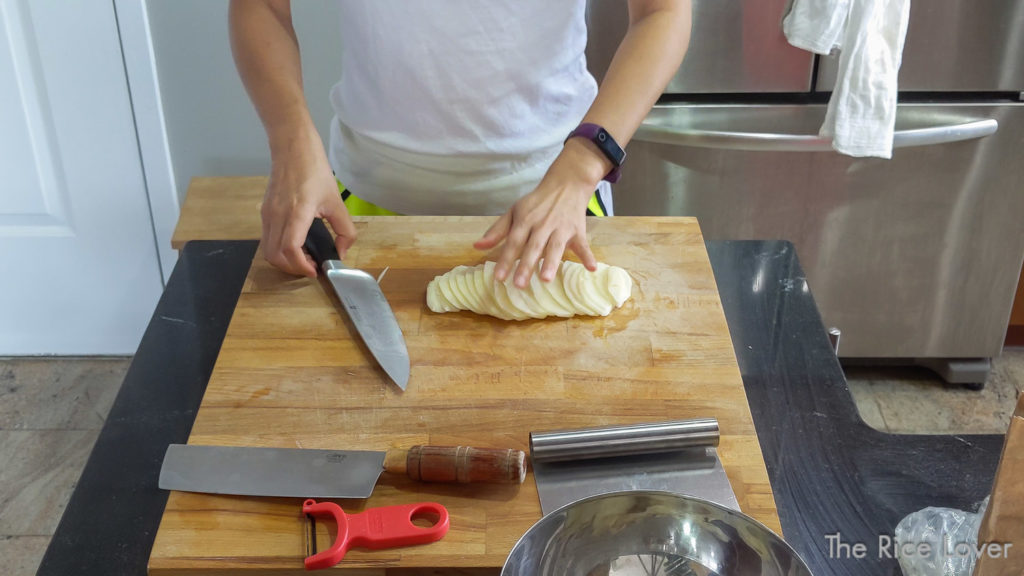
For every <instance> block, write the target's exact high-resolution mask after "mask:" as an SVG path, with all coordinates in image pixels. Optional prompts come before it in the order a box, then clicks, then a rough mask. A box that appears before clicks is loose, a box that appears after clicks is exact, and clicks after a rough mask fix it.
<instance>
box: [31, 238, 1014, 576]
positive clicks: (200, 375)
mask: <svg viewBox="0 0 1024 576" xmlns="http://www.w3.org/2000/svg"><path fill="white" fill-rule="evenodd" d="M707 247H708V254H709V256H710V258H711V264H712V267H713V269H714V272H715V278H716V280H717V282H718V287H719V292H720V294H721V297H722V304H723V306H724V308H725V314H726V319H727V320H728V324H729V330H730V333H731V335H732V339H733V346H734V348H735V350H736V356H737V359H738V360H739V365H740V372H741V373H742V375H743V383H744V386H745V388H746V392H747V398H748V400H749V402H750V408H751V412H752V414H753V417H754V425H755V427H756V428H757V433H758V437H759V440H760V443H761V449H762V451H763V453H764V458H765V463H766V465H767V468H768V475H769V477H770V479H771V484H772V489H773V491H774V492H775V502H776V505H777V507H778V511H779V517H780V519H781V522H782V530H783V533H784V535H785V537H786V539H787V540H788V541H789V542H790V543H791V544H792V545H793V547H794V548H796V550H797V551H798V552H799V553H800V554H801V555H802V556H803V557H804V559H805V560H807V562H808V564H809V565H810V567H811V570H812V572H813V573H814V574H816V575H818V576H825V575H829V574H834V575H837V576H838V575H842V576H846V575H854V574H857V575H860V574H863V575H871V576H878V575H883V576H884V575H887V574H899V573H900V572H899V567H898V565H897V563H896V560H894V559H890V558H884V557H883V558H879V548H878V542H879V536H885V535H888V536H891V535H892V533H893V530H894V528H895V526H896V524H897V523H898V522H899V520H900V519H901V518H902V517H903V516H905V515H906V514H908V513H910V512H913V511H915V510H918V509H921V508H924V507H927V506H948V507H953V508H961V509H972V510H973V509H974V506H975V505H976V503H977V502H978V501H980V500H981V499H982V498H984V497H985V495H987V493H988V491H989V489H990V486H991V483H992V479H993V478H994V477H995V471H996V466H997V463H998V459H999V453H1000V450H1001V448H1002V442H1003V437H1002V436H998V435H986V436H977V435H975V436H905V435H892V434H885V433H882V432H878V431H876V430H874V429H872V428H870V427H868V426H867V425H866V424H864V422H863V421H861V419H860V417H859V416H858V414H857V411H856V407H855V405H854V403H853V398H852V396H851V395H850V392H849V389H848V388H847V386H846V380H845V379H844V377H843V372H842V370H841V368H840V366H839V363H838V361H837V360H836V358H835V355H834V354H833V352H832V348H831V345H830V343H829V341H828V338H827V336H826V334H825V330H824V327H823V326H822V323H821V317H820V316H819V314H818V310H817V308H816V306H815V304H814V299H813V297H812V296H811V294H810V292H809V291H807V290H805V286H806V284H805V281H804V275H803V271H802V270H801V268H800V264H799V262H798V261H797V258H796V255H795V253H794V251H793V247H792V245H791V244H789V243H787V242H771V241H769V242H761V241H729V242H708V244H707ZM255 250H256V242H255V241H216V242H210V241H203V242H190V243H189V244H187V245H186V246H185V248H184V249H183V250H182V252H181V257H180V258H179V260H178V263H177V265H176V267H175V269H174V273H173V275H172V276H171V279H170V281H169V282H168V285H167V288H166V290H165V291H164V294H163V296H162V297H161V299H160V302H159V304H158V305H157V309H156V311H155V312H154V314H153V318H152V320H151V321H150V324H149V327H148V328H147V330H146V333H145V335H144V336H143V339H142V342H141V344H140V345H139V349H138V351H137V352H136V355H135V357H134V359H133V360H132V364H131V367H130V368H129V370H128V374H127V375H126V376H125V381H124V384H123V385H122V387H121V391H120V392H119V394H118V396H117V399H116V400H115V402H114V406H113V408H112V409H111V412H110V415H109V416H108V418H107V422H106V424H105V425H104V427H103V430H102V432H101V433H100V436H99V439H98V440H97V442H96V446H95V448H94V449H93V451H92V454H91V455H90V457H89V460H88V462H87V463H86V466H85V469H84V470H83V472H82V477H81V479H80V480H79V482H78V485H77V487H76V488H75V491H74V493H73V494H72V496H71V500H70V502H69V503H68V506H67V508H66V510H65V511H64V516H63V517H62V518H61V521H60V525H59V526H58V527H57V531H56V534H55V535H54V537H53V540H52V541H51V542H50V546H49V548H48V549H47V551H46V554H45V556H44V558H43V561H42V564H41V566H40V568H39V571H38V574H40V575H44V576H49V575H60V576H63V575H70V574H75V575H81V576H90V575H104V576H106V575H108V574H145V573H146V563H147V561H148V558H149V552H150V549H151V548H152V544H153V540H154V538H155V536H156V530H157V527H158V525H159V522H160V516H161V514H162V512H163V509H164V505H165V503H166V501H167V492H164V491H162V490H160V489H158V488H157V478H158V475H159V470H160V463H161V461H162V459H163V454H164V451H165V450H166V448H167V445H168V444H171V443H183V442H186V441H187V439H188V435H189V431H190V430H191V427H192V422H193V420H194V419H195V415H196V411H197V410H198V408H199V403H200V400H201V399H202V396H203V392H204V390H205V388H206V384H207V382H208V381H209V378H210V374H211V373H212V371H213V365H214V362H215V361H216V359H217V354H218V352H219V350H220V345H221V343H222V341H223V339H224V334H225V332H226V330H227V326H228V322H229V321H230V319H231V313H232V311H233V309H234V306H235V303H236V301H237V299H238V294H239V293H240V291H241V288H242V283H243V281H244V280H245V276H246V273H247V272H248V268H249V264H250V262H251V260H252V257H253V254H254V253H255ZM836 533H839V534H840V535H841V539H842V541H843V542H846V543H850V544H853V543H857V542H862V543H864V544H865V545H866V547H867V550H868V554H867V556H866V557H865V558H862V559H856V558H846V559H842V558H833V557H830V554H829V552H830V550H829V548H830V546H829V540H828V539H826V536H827V535H829V534H836ZM833 541H834V539H833Z"/></svg>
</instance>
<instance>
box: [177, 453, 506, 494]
mask: <svg viewBox="0 0 1024 576" xmlns="http://www.w3.org/2000/svg"><path fill="white" fill-rule="evenodd" d="M525 461H526V454H525V453H524V452H522V451H521V450H512V449H508V450H505V449H495V448H471V447H469V446H413V447H411V448H409V449H408V450H403V449H389V450H380V451H374V450H310V449H306V448H251V447H239V446H201V445H194V444H171V445H170V446H168V447H167V452H166V454H164V463H163V466H162V467H161V468H160V481H159V486H160V488H162V489H164V490H179V491H182V492H203V493H207V494H237V495H244V496H280V497H292V498H368V497H369V496H370V494H371V493H372V492H373V487H374V486H375V485H376V484H377V480H378V478H380V475H381V473H382V472H385V471H386V472H390V473H395V474H404V475H405V476H407V477H409V478H411V479H413V480H417V481H421V482H445V483H492V484H494V483H498V484H521V483H522V482H523V479H524V478H525V477H526V464H525Z"/></svg>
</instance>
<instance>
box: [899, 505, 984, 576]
mask: <svg viewBox="0 0 1024 576" xmlns="http://www.w3.org/2000/svg"><path fill="white" fill-rule="evenodd" d="M987 507H988V498H985V500H984V501H983V502H982V503H981V509H980V510H978V511H977V512H976V513H975V512H964V511H963V510H954V509H952V508H925V509H924V510H918V511H917V512H914V513H912V514H908V515H907V517H906V518H904V519H903V520H900V523H899V524H898V525H897V526H896V534H895V536H896V545H897V546H898V547H899V548H900V549H901V550H911V551H912V552H913V553H909V554H900V556H899V561H900V568H901V569H902V570H903V575H904V576H971V573H972V572H973V571H974V563H975V562H976V561H977V554H976V553H975V552H974V550H976V549H977V546H978V528H979V526H981V520H982V518H984V516H985V508H987ZM921 544H928V547H927V548H924V549H922V547H921V546H920V545H921ZM928 548H930V551H927V552H924V550H927V549H928ZM922 552H923V553H922Z"/></svg>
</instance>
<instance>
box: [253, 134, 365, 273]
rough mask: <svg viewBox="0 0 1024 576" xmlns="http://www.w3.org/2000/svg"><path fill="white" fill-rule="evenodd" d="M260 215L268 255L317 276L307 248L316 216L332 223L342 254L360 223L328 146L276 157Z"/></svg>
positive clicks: (278, 264)
mask: <svg viewBox="0 0 1024 576" xmlns="http://www.w3.org/2000/svg"><path fill="white" fill-rule="evenodd" d="M260 216H261V217H262V219H263V234H262V248H263V256H264V258H266V259H267V261H268V262H270V263H271V264H273V265H274V266H276V267H277V268H280V269H281V270H284V271H285V272H288V273H289V274H296V275H300V276H309V277H311V278H315V277H316V274H317V268H316V263H314V262H313V259H312V258H311V257H310V256H309V254H307V253H306V252H305V251H304V250H303V249H302V245H303V244H304V243H305V241H306V233H307V232H308V231H309V227H310V225H311V224H312V223H313V218H326V219H327V221H328V222H329V223H330V225H331V228H332V229H333V230H334V234H335V238H334V244H335V246H336V247H337V249H338V255H339V257H341V258H344V257H345V253H346V252H347V251H348V249H349V247H351V246H352V244H353V243H354V242H355V241H356V228H355V225H353V224H352V218H351V217H350V216H349V214H348V210H347V209H346V208H345V203H344V202H342V200H341V195H340V194H339V193H338V184H337V181H336V180H335V179H334V175H333V174H332V172H331V168H330V166H329V164H328V163H327V158H326V157H325V155H324V153H323V151H322V149H321V150H317V151H316V152H314V153H301V152H300V153H297V154H294V155H290V156H289V157H287V158H275V160H274V163H273V168H272V169H271V172H270V182H269V184H268V185H267V192H266V195H265V196H264V198H263V207H262V208H261V209H260Z"/></svg>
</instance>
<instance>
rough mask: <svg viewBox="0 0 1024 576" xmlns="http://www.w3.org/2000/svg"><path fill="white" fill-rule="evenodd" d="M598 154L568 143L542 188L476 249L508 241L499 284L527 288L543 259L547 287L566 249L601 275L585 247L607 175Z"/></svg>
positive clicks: (497, 276)
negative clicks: (589, 213) (590, 209)
mask: <svg viewBox="0 0 1024 576" xmlns="http://www.w3.org/2000/svg"><path fill="white" fill-rule="evenodd" d="M587 145H588V146H592V145H591V144H589V143H587ZM597 154H598V155H595V151H592V150H590V149H588V148H587V147H586V146H584V145H582V141H581V140H580V139H578V138H573V139H570V140H569V142H567V143H566V146H565V148H563V151H562V153H561V154H560V155H559V156H558V158H557V159H556V160H555V162H554V163H553V164H552V165H551V168H550V169H549V170H548V172H547V174H545V176H544V179H543V180H541V183H540V185H538V186H537V188H536V189H534V191H533V192H530V193H529V194H527V195H526V196H523V197H522V198H520V199H519V200H518V201H517V202H516V203H515V204H513V205H512V208H511V209H510V210H509V211H508V212H506V213H505V215H503V216H502V217H501V218H499V219H498V221H497V222H495V223H494V225H492V226H491V227H490V228H489V229H488V230H487V232H486V233H484V235H483V237H481V238H480V239H479V240H477V241H476V242H475V243H474V244H473V247H475V248H476V249H478V250H490V249H491V248H493V247H495V246H497V245H498V244H499V243H500V242H501V241H502V240H504V241H505V246H504V247H503V248H502V250H501V255H500V256H499V257H498V262H497V265H496V266H495V268H494V278H495V279H496V280H498V281H499V282H504V281H505V279H506V278H508V277H509V275H510V274H514V275H513V278H514V280H513V282H514V284H515V285H516V286H517V287H519V288H526V287H527V286H528V285H529V283H530V277H531V276H533V271H534V270H536V268H537V261H538V260H539V259H540V258H542V257H543V258H544V266H543V268H541V270H540V279H541V280H542V281H544V282H549V281H551V279H552V278H554V277H555V274H556V273H557V272H558V267H559V266H560V265H561V263H562V255H563V254H564V253H565V249H566V248H569V249H570V250H572V251H573V252H575V253H576V255H577V256H578V257H579V258H580V261H581V262H582V263H583V265H584V266H586V268H587V269H588V270H590V271H594V270H597V260H596V259H595V258H594V254H593V253H592V252H591V251H590V245H589V243H588V242H587V221H586V210H587V203H588V202H589V201H590V197H591V196H592V195H593V194H594V190H595V188H596V186H597V182H599V181H600V179H601V178H602V176H603V175H604V174H606V173H607V168H606V165H605V163H606V162H607V160H604V159H603V158H600V157H599V154H600V153H597ZM608 165H609V166H610V163H608ZM595 175H596V176H595ZM517 259H518V260H519V265H518V266H516V260H517ZM513 267H515V270H513Z"/></svg>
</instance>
